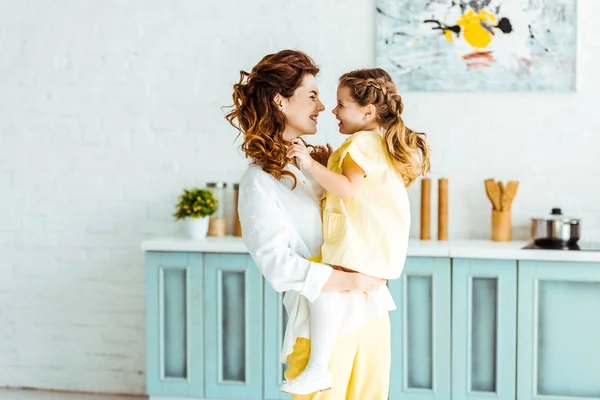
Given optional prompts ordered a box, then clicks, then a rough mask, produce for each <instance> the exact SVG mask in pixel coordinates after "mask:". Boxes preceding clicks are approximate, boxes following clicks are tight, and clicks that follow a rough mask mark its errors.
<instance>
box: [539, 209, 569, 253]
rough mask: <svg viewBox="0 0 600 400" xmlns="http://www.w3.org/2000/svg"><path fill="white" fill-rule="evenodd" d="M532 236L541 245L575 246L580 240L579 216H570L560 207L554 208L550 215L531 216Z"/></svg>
mask: <svg viewBox="0 0 600 400" xmlns="http://www.w3.org/2000/svg"><path fill="white" fill-rule="evenodd" d="M531 236H532V237H533V241H534V242H535V244H536V245H538V246H541V247H567V246H573V245H574V244H576V243H577V241H578V240H579V218H568V217H565V216H564V215H563V214H562V211H561V209H560V208H553V209H552V212H551V213H550V215H548V216H546V217H542V218H531Z"/></svg>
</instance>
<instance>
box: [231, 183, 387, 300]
mask: <svg viewBox="0 0 600 400" xmlns="http://www.w3.org/2000/svg"><path fill="white" fill-rule="evenodd" d="M238 204H239V207H238V211H239V216H240V222H241V224H242V238H243V240H244V243H245V245H246V247H247V249H248V252H249V253H250V255H251V256H252V259H253V260H254V262H255V263H256V265H257V266H258V268H259V269H260V271H261V273H262V275H263V276H264V277H265V279H266V280H267V281H268V282H269V283H270V284H271V286H272V287H273V289H274V290H275V291H278V292H283V291H288V290H294V291H296V292H299V293H300V294H302V295H303V296H304V297H306V298H307V299H308V300H309V301H314V300H315V299H316V298H317V297H318V296H319V294H320V293H321V291H331V292H340V291H355V290H357V291H369V290H374V289H376V288H378V287H379V284H381V282H382V281H381V280H379V279H376V278H371V277H368V276H366V275H362V274H356V273H347V272H342V271H337V270H334V269H333V268H331V267H330V266H328V265H325V264H320V263H315V262H311V261H308V260H307V259H305V258H303V257H300V256H298V255H297V254H295V253H293V252H292V250H291V248H290V246H289V243H290V238H291V237H292V234H293V227H291V226H289V223H288V218H287V216H286V215H285V213H284V212H283V211H282V210H281V209H280V208H279V206H278V205H277V203H276V201H275V200H274V199H273V197H272V196H270V195H269V194H268V192H267V191H266V190H263V189H261V188H251V189H246V190H240V193H239V203H238Z"/></svg>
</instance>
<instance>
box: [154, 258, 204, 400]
mask: <svg viewBox="0 0 600 400" xmlns="http://www.w3.org/2000/svg"><path fill="white" fill-rule="evenodd" d="M202 301H203V299H202V255H201V254H199V253H168V252H148V253H146V346H147V347H146V349H147V359H146V386H147V392H148V394H149V395H154V396H196V397H202V396H203V395H204V371H203V358H204V356H203V354H202V335H203V333H202V312H203V310H202Z"/></svg>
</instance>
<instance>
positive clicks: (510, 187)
mask: <svg viewBox="0 0 600 400" xmlns="http://www.w3.org/2000/svg"><path fill="white" fill-rule="evenodd" d="M518 188H519V181H508V183H507V184H506V189H505V193H506V209H507V210H510V209H511V208H512V202H513V200H514V199H515V196H516V195H517V189H518Z"/></svg>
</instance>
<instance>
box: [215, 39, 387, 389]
mask: <svg viewBox="0 0 600 400" xmlns="http://www.w3.org/2000/svg"><path fill="white" fill-rule="evenodd" d="M318 72H319V68H318V67H317V66H316V65H315V64H314V62H313V61H312V60H311V59H310V57H308V56H307V55H305V54H304V53H301V52H298V51H293V50H284V51H281V52H279V53H276V54H271V55H267V56H265V57H264V58H263V59H262V60H261V61H260V62H259V63H258V64H257V65H256V66H255V67H254V68H252V71H251V72H250V73H247V72H244V71H242V72H241V76H240V82H239V83H237V84H235V85H234V92H233V106H232V111H231V112H230V113H229V114H228V115H227V119H228V120H229V122H230V123H231V124H232V125H233V126H234V127H236V128H237V129H239V131H240V133H241V134H242V135H243V137H244V143H243V145H242V150H243V151H244V153H245V154H246V156H247V157H249V158H250V159H251V161H252V163H251V165H250V166H249V167H248V169H247V171H246V173H245V174H244V176H243V178H242V180H241V182H240V192H239V207H238V211H239V215H240V220H241V223H242V231H243V240H244V243H245V244H246V247H247V249H248V251H249V252H250V255H251V256H252V258H253V259H254V261H255V263H256V265H257V266H258V268H259V269H260V270H261V273H262V274H263V276H264V277H265V279H267V281H268V282H269V283H270V284H271V286H272V287H273V289H274V290H276V291H278V292H286V293H285V296H284V300H283V301H284V305H285V308H286V311H287V313H288V315H289V322H288V325H287V327H286V331H285V337H284V340H283V348H282V351H281V361H282V362H284V363H287V364H288V368H287V370H286V378H288V379H294V378H295V377H296V376H297V375H298V374H300V372H302V370H303V369H304V367H305V366H306V363H307V361H308V358H309V355H310V341H309V339H308V338H309V337H310V327H309V324H308V320H309V308H308V301H314V300H315V299H316V298H317V297H318V296H319V294H320V293H321V292H322V291H325V292H347V293H346V294H345V295H344V306H343V312H342V318H341V320H342V321H343V325H344V326H343V327H342V331H343V332H345V333H346V334H344V335H343V336H340V337H339V338H338V339H337V341H336V344H335V346H334V350H333V353H332V356H331V358H330V362H329V368H330V370H331V372H332V375H333V385H332V390H329V391H326V392H319V393H314V394H311V395H308V396H293V397H292V398H293V399H295V400H300V399H305V400H308V399H312V400H317V399H318V400H343V399H369V400H385V399H387V397H388V389H389V371H390V328H389V318H388V316H387V311H383V312H382V310H374V309H373V308H372V307H366V300H365V295H364V292H367V291H373V290H378V289H379V288H380V285H381V283H382V282H381V280H379V279H376V278H372V277H369V276H366V275H362V274H358V273H348V272H344V271H343V270H340V269H334V268H331V267H330V266H328V265H325V264H321V263H318V262H315V260H316V258H315V256H318V255H319V250H320V246H321V244H322V234H321V216H320V195H321V193H322V189H321V188H320V187H319V186H318V185H317V184H316V183H315V182H313V181H309V180H308V179H307V178H306V176H305V175H304V174H303V172H302V171H301V170H300V169H299V168H298V166H297V165H296V164H295V162H294V161H293V160H288V159H287V158H286V152H287V148H288V146H289V145H290V144H291V141H292V140H294V139H296V138H298V137H300V136H304V135H314V134H315V133H316V131H317V118H318V115H319V113H320V112H321V111H323V110H324V109H325V107H324V106H323V104H322V103H321V101H320V100H319V90H318V87H317V83H316V79H315V76H316V75H317V73H318ZM323 150H324V149H323V148H321V151H323ZM325 152H328V151H327V150H325ZM321 161H322V160H321ZM379 290H387V287H385V286H383V287H382V288H381V289H379ZM382 314H383V315H385V316H384V317H383V318H382V317H380V315H382Z"/></svg>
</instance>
